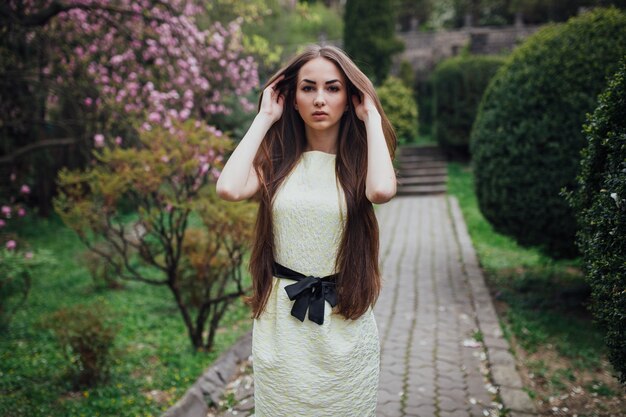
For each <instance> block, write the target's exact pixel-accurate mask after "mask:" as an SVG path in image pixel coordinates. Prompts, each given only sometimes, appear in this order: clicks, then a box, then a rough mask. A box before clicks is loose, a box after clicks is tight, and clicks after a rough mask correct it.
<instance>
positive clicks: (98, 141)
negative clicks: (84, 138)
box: [93, 133, 104, 148]
mask: <svg viewBox="0 0 626 417" xmlns="http://www.w3.org/2000/svg"><path fill="white" fill-rule="evenodd" d="M93 141H94V145H95V146H96V148H102V147H103V146H104V135H103V134H101V133H98V134H97V135H95V136H94V137H93Z"/></svg>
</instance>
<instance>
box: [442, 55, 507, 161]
mask: <svg viewBox="0 0 626 417" xmlns="http://www.w3.org/2000/svg"><path fill="white" fill-rule="evenodd" d="M503 62H504V58H503V57H498V56H484V55H473V56H471V55H470V56H457V57H453V58H449V59H446V60H444V61H442V62H441V63H440V64H439V65H437V68H436V69H435V71H434V72H433V75H432V82H433V136H434V139H435V140H436V141H437V142H438V143H439V144H440V145H441V146H442V147H444V148H445V149H447V150H448V151H459V152H461V153H467V152H468V147H469V137H470V133H471V130H472V124H473V123H474V119H475V118H476V112H477V111H478V104H479V103H480V99H481V98H482V96H483V93H484V92H485V88H487V84H489V81H490V80H491V78H492V77H493V76H494V74H495V73H496V71H497V70H498V68H500V66H501V65H502V63H503Z"/></svg>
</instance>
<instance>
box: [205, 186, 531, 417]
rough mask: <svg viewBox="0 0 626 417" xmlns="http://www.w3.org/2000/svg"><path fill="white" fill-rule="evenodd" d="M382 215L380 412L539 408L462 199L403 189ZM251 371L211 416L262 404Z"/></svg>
mask: <svg viewBox="0 0 626 417" xmlns="http://www.w3.org/2000/svg"><path fill="white" fill-rule="evenodd" d="M377 217H378V219H379V223H380V230H381V252H380V254H381V267H382V272H383V277H384V282H383V291H382V293H381V296H380V298H379V301H378V303H377V304H376V306H375V309H374V313H375V316H376V321H377V323H378V329H379V336H380V341H381V373H380V384H379V395H378V408H377V416H378V417H405V416H406V417H412V416H420V417H433V416H436V417H474V416H476V417H478V416H498V415H509V416H512V417H526V416H530V415H533V414H534V408H533V405H532V403H531V401H530V399H529V397H528V395H527V394H526V393H525V392H524V391H523V390H522V389H521V388H522V384H521V380H520V377H519V375H518V373H517V371H516V369H515V362H514V359H513V357H512V356H511V354H510V353H509V351H508V343H507V342H506V340H505V339H504V338H503V337H502V333H501V330H500V326H499V324H498V321H497V317H496V313H495V311H494V308H493V304H492V302H491V298H490V296H489V293H488V291H487V288H486V286H485V284H484V279H483V276H482V272H481V270H480V268H479V267H478V263H477V260H476V255H475V253H474V249H473V247H472V244H471V241H470V238H469V235H468V234H467V229H466V226H465V223H464V221H463V218H462V215H461V212H460V209H459V206H458V202H457V200H456V199H455V198H454V197H448V196H445V195H438V196H423V197H396V198H395V199H394V200H392V201H391V202H389V203H387V204H385V205H383V206H380V207H378V208H377ZM242 371H243V372H242V373H241V374H240V376H239V377H238V378H237V379H236V380H235V381H233V383H232V384H231V392H230V394H228V395H227V396H226V398H229V400H228V402H229V403H230V404H229V406H228V409H229V410H228V411H225V412H224V411H223V412H221V413H220V412H217V411H215V412H214V413H213V414H211V413H209V415H210V416H211V415H220V416H234V415H237V416H248V415H250V414H251V413H252V409H253V406H254V404H253V402H254V399H253V390H254V387H253V383H252V377H251V375H250V372H249V366H248V370H247V371H246V369H245V367H243V368H242ZM507 413H508V414H507ZM322 415H324V414H323V411H322V412H321V413H320V416H322ZM312 417H313V416H312Z"/></svg>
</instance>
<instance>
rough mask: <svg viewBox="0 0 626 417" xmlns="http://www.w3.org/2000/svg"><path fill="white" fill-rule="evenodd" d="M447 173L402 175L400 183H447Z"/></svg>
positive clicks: (399, 179)
mask: <svg viewBox="0 0 626 417" xmlns="http://www.w3.org/2000/svg"><path fill="white" fill-rule="evenodd" d="M447 178H448V177H447V175H422V176H419V177H400V178H398V183H399V185H414V184H415V185H417V184H424V185H425V184H432V185H435V184H445V183H446V179H447Z"/></svg>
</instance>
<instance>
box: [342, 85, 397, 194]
mask: <svg viewBox="0 0 626 417" xmlns="http://www.w3.org/2000/svg"><path fill="white" fill-rule="evenodd" d="M352 102H353V104H354V110H355V111H356V115H357V117H358V118H359V119H361V120H362V121H363V122H364V123H365V130H366V132H367V177H366V178H365V196H366V197H367V199H368V200H369V201H371V202H372V203H375V204H382V203H386V202H387V201H389V200H391V199H392V198H393V196H395V195H396V184H397V180H396V173H395V171H394V169H393V163H392V161H391V156H390V155H389V149H387V142H386V141H385V135H384V133H383V127H382V123H381V116H380V114H379V113H378V110H377V109H376V106H375V105H374V102H373V101H372V99H371V98H370V97H369V96H368V95H365V96H364V97H363V99H362V100H359V97H357V96H353V97H352Z"/></svg>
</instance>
